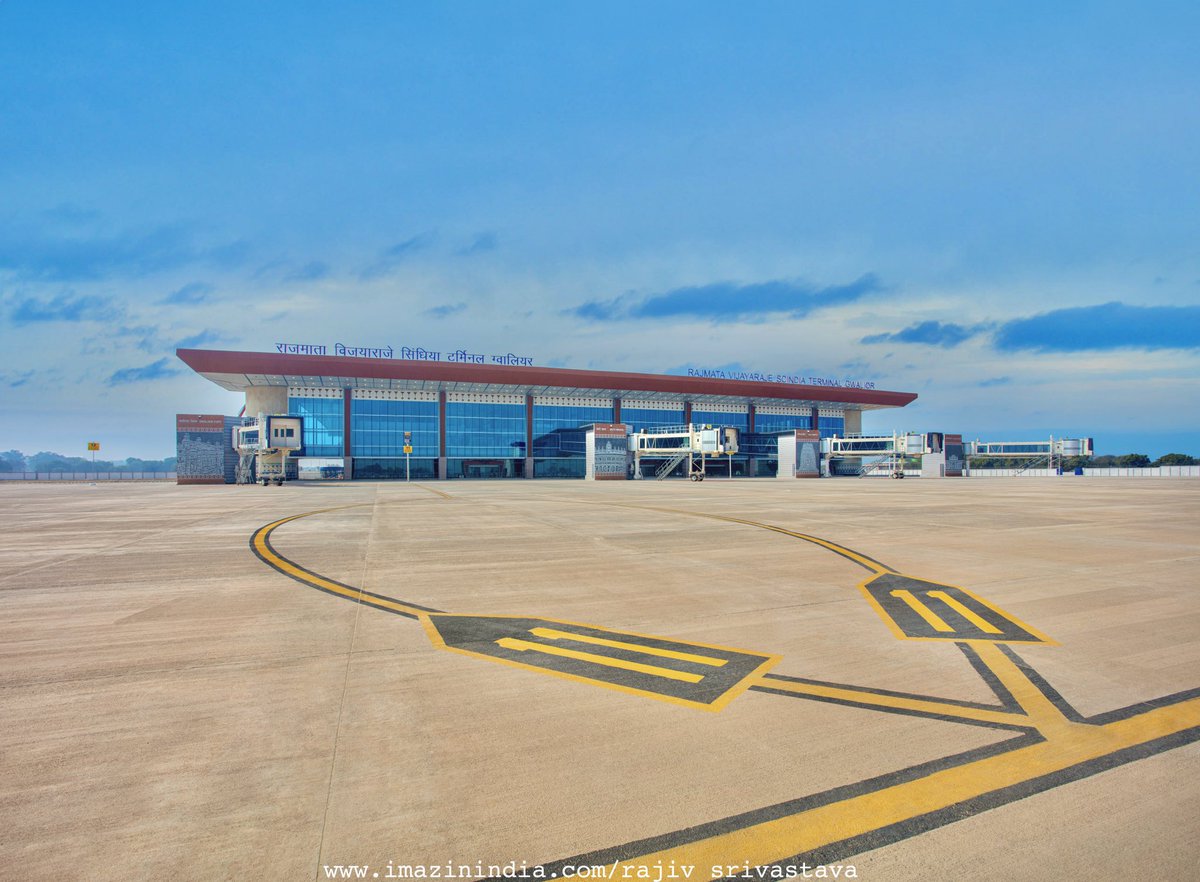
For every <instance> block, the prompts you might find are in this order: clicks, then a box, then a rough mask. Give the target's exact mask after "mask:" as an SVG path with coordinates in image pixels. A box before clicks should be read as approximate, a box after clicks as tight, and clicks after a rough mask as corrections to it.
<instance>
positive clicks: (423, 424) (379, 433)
mask: <svg viewBox="0 0 1200 882" xmlns="http://www.w3.org/2000/svg"><path fill="white" fill-rule="evenodd" d="M437 407H438V406H437V402H436V401H390V400H383V399H379V400H377V399H373V398H356V399H354V400H353V401H351V402H350V428H351V432H350V446H351V452H352V453H353V455H354V456H355V457H359V456H370V457H388V456H403V455H404V433H405V432H411V433H412V448H413V452H412V455H413V456H414V457H436V456H437V455H438V414H437ZM358 471H359V470H358V467H357V464H356V465H355V473H356V474H358Z"/></svg>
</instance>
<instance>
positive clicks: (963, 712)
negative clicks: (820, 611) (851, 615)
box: [754, 677, 1033, 726]
mask: <svg viewBox="0 0 1200 882" xmlns="http://www.w3.org/2000/svg"><path fill="white" fill-rule="evenodd" d="M754 685H755V686H762V687H765V688H767V689H778V690H781V691H784V692H794V693H796V694H797V695H812V696H815V697H818V698H836V699H840V700H842V701H853V702H854V703H855V704H866V705H871V706H873V707H879V708H894V709H896V710H912V711H920V712H922V713H928V714H937V715H939V716H944V717H955V718H957V719H961V720H976V721H979V722H984V723H1005V724H1008V725H1011V726H1032V725H1033V722H1032V721H1031V720H1030V719H1029V717H1027V716H1024V715H1023V714H1018V713H1013V712H1011V711H996V710H985V709H983V708H976V707H962V706H961V705H957V704H944V703H942V702H940V701H937V700H936V699H923V698H907V697H902V696H898V695H879V694H878V693H875V692H865V691H862V690H859V689H855V688H854V687H853V686H821V685H817V684H815V683H792V682H789V681H787V680H776V679H774V678H771V677H760V678H759V679H758V680H757V681H755V683H754Z"/></svg>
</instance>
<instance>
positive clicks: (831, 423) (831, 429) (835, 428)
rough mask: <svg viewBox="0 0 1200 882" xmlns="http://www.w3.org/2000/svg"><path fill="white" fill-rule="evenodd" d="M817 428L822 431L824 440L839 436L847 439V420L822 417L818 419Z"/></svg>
mask: <svg viewBox="0 0 1200 882" xmlns="http://www.w3.org/2000/svg"><path fill="white" fill-rule="evenodd" d="M817 427H818V428H819V429H820V430H821V437H822V438H829V437H831V436H833V435H837V436H838V437H839V438H845V437H846V418H845V417H840V416H836V417H834V416H821V417H818V418H817Z"/></svg>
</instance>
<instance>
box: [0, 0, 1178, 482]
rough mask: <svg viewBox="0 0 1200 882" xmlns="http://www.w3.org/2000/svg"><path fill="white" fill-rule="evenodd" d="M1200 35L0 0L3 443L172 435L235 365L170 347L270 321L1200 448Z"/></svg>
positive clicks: (755, 9)
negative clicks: (742, 380)
mask: <svg viewBox="0 0 1200 882" xmlns="http://www.w3.org/2000/svg"><path fill="white" fill-rule="evenodd" d="M842 6H846V7H849V8H841V7H842ZM1198 44H1200V6H1197V4H1195V3H1182V2H1180V3H1138V4H1132V3H1126V4H1110V3H1087V4H1080V3H1070V2H1065V3H1055V4H1040V3H1039V4H1032V3H1028V4H1026V3H1011V2H1010V3H971V4H961V3H957V4H955V3H944V4H884V3H861V4H843V5H838V4H827V3H749V4H734V5H731V4H717V3H703V2H702V3H695V2H691V3H657V4H652V5H651V4H634V3H603V4H601V3H589V4H584V3H569V2H568V3H537V4H534V3H519V2H517V3H514V2H506V3H503V4H501V3H487V4H485V3H467V2H464V3H456V4H448V3H443V4H433V3H415V2H414V3H404V4H392V3H370V4H368V3H341V4H327V3H315V2H288V3H272V2H263V3H255V4H244V3H224V2H215V0H213V2H205V3H172V4H144V3H138V4H134V3H121V2H115V3H109V4H91V3H81V2H74V3H73V2H55V0H42V2H37V3H34V2H30V0H6V2H0V194H2V198H0V335H2V340H3V347H2V348H0V402H2V404H3V406H2V411H3V419H2V420H0V449H9V448H13V447H16V448H18V449H22V450H24V451H26V452H27V453H32V452H35V451H37V450H43V449H52V450H57V451H60V452H63V453H75V454H79V455H83V452H84V445H85V442H86V441H88V440H97V439H98V440H100V441H101V442H102V443H103V445H104V447H103V454H102V455H106V456H112V457H116V458H123V457H125V456H142V457H159V456H163V455H169V454H170V453H172V452H173V445H174V414H175V413H176V412H177V411H189V412H214V413H217V412H225V413H235V412H236V411H237V408H238V406H239V404H240V402H239V400H238V396H235V395H232V394H230V393H225V392H222V391H221V390H218V389H217V388H216V387H214V386H212V385H211V384H209V383H207V382H205V381H203V380H201V379H199V378H198V377H196V376H195V375H194V374H191V373H190V372H188V371H186V370H185V369H184V368H183V367H182V365H181V364H180V363H179V362H178V361H177V359H175V358H174V349H175V347H177V346H200V347H212V348H239V349H251V350H267V349H271V348H273V343H274V342H275V341H281V340H286V341H297V342H314V343H324V344H326V345H328V346H332V344H333V343H334V342H343V343H346V344H347V345H364V346H387V345H392V346H394V347H399V346H403V345H411V346H418V345H420V346H424V347H426V348H429V349H440V350H442V351H447V350H453V349H457V348H460V347H465V348H467V349H469V350H472V351H477V352H480V351H487V352H492V351H495V352H501V351H503V352H507V351H513V352H518V353H521V354H527V355H531V356H533V357H534V358H535V359H536V361H537V363H539V364H543V365H556V366H570V367H578V368H595V369H610V370H633V371H648V372H659V371H685V370H686V369H687V368H688V367H689V366H691V367H718V366H722V365H736V366H738V367H739V368H741V369H744V370H748V371H759V372H762V373H781V374H792V375H809V376H811V375H817V376H825V377H838V378H855V379H859V380H869V381H873V382H875V383H876V384H877V385H878V386H879V387H881V388H885V389H897V390H903V391H914V392H918V393H920V399H919V400H918V402H917V404H915V405H914V406H912V407H910V408H907V409H905V410H904V411H901V412H881V413H873V414H869V415H868V417H867V422H866V428H867V429H869V430H870V429H878V430H882V431H890V430H892V429H893V428H895V429H901V430H905V429H917V430H942V431H951V432H954V431H961V432H963V433H964V434H966V435H968V436H970V437H984V438H1009V439H1016V438H1025V437H1028V438H1038V437H1045V436H1047V435H1049V434H1050V433H1054V434H1055V435H1068V436H1070V435H1080V434H1090V435H1094V436H1095V437H1096V439H1097V448H1098V452H1101V453H1124V452H1129V451H1138V452H1146V453H1150V454H1151V455H1158V454H1161V453H1164V452H1167V451H1170V450H1180V451H1184V452H1189V453H1192V454H1200V416H1198V414H1200V238H1198V237H1197V230H1200V101H1197V98H1196V96H1197V95H1200V60H1198V54H1197V53H1196V51H1195V46H1196V45H1198Z"/></svg>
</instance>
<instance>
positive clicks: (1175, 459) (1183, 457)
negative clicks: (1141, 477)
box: [1154, 453, 1198, 466]
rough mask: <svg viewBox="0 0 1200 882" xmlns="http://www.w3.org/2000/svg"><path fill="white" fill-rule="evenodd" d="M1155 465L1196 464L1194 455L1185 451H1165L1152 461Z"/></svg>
mask: <svg viewBox="0 0 1200 882" xmlns="http://www.w3.org/2000/svg"><path fill="white" fill-rule="evenodd" d="M1154 464H1155V465H1156V466H1175V465H1197V464H1198V463H1197V460H1196V457H1194V456H1188V455H1187V454H1186V453H1166V454H1163V455H1162V456H1160V457H1159V458H1158V459H1156V460H1155V461H1154Z"/></svg>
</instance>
